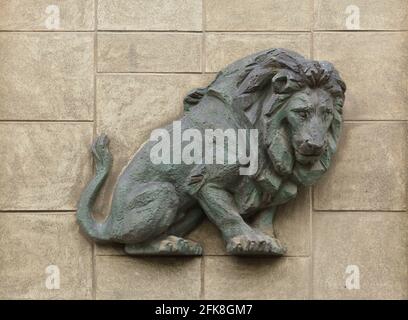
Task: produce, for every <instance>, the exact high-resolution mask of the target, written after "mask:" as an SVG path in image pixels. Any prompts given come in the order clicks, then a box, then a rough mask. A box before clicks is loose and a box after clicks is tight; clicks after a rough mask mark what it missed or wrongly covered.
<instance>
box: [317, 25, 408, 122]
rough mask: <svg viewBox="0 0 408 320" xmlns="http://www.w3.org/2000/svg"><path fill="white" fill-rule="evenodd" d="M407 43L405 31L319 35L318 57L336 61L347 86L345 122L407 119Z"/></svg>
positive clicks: (335, 63)
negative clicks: (346, 120)
mask: <svg viewBox="0 0 408 320" xmlns="http://www.w3.org/2000/svg"><path fill="white" fill-rule="evenodd" d="M406 40H407V35H406V34H405V33H402V32H386V33H374V32H353V33H350V32H349V33H347V32H336V33H315V41H314V57H315V58H316V59H319V60H329V61H331V62H333V63H334V65H335V66H336V68H337V69H338V70H339V71H340V73H341V75H342V77H343V78H344V80H345V82H346V84H347V87H348V90H347V92H346V103H345V109H344V115H345V119H348V120H402V119H407V112H406V105H407V98H408V96H407V86H406V83H407V80H408V76H407V74H406V72H401V70H405V69H407V67H408V46H407V44H408V43H407V41H406ZM340 48H341V50H340Z"/></svg>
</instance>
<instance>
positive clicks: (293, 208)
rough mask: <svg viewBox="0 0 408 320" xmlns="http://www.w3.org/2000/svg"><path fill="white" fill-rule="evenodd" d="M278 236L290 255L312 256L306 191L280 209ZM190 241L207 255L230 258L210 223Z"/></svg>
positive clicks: (195, 233) (276, 230) (201, 227)
mask: <svg viewBox="0 0 408 320" xmlns="http://www.w3.org/2000/svg"><path fill="white" fill-rule="evenodd" d="M271 230H272V228H271ZM267 233H268V232H267ZM275 234H276V236H277V237H278V239H280V240H281V241H282V243H284V244H285V246H286V247H287V248H288V252H287V254H286V255H287V256H308V255H309V254H310V253H309V252H310V241H309V240H310V194H309V191H308V190H307V189H301V191H300V192H299V195H298V197H297V198H296V199H295V200H293V201H290V202H288V203H287V204H285V205H283V206H281V207H280V208H278V211H277V214H276V217H275ZM187 238H189V239H192V240H195V241H197V242H199V243H201V244H202V246H203V248H204V254H205V255H227V252H226V250H225V245H224V241H223V240H222V237H221V234H220V232H219V231H218V229H217V228H216V227H215V226H214V225H213V224H212V223H210V222H209V221H206V222H204V223H203V224H202V225H201V226H200V227H199V228H198V229H196V230H195V231H193V232H192V233H191V235H189V236H187Z"/></svg>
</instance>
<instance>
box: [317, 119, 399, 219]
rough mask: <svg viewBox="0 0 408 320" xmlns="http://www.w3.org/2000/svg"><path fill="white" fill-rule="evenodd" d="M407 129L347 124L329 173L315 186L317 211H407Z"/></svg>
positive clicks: (381, 125) (385, 124) (375, 123)
mask: <svg viewBox="0 0 408 320" xmlns="http://www.w3.org/2000/svg"><path fill="white" fill-rule="evenodd" d="M406 138H407V132H406V126H405V125H404V123H402V122H396V123H390V122H382V123H381V122H369V123H364V122H363V123H361V122H360V123H346V124H345V126H344V131H343V136H342V138H341V141H340V144H339V150H338V152H337V154H336V156H335V159H334V161H333V163H332V165H331V168H330V170H329V171H328V173H327V174H326V175H325V176H323V178H322V179H321V180H320V181H319V182H318V184H317V185H316V186H315V190H314V204H315V209H317V210H372V211H375V210H381V211H383V210H384V211H394V210H405V208H406V164H407V161H406V143H405V142H406Z"/></svg>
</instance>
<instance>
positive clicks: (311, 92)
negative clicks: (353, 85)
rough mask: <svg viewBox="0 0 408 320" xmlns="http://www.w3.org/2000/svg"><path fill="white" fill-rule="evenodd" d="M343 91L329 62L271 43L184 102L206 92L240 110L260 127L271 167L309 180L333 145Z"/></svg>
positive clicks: (322, 166) (326, 160) (325, 161)
mask: <svg viewBox="0 0 408 320" xmlns="http://www.w3.org/2000/svg"><path fill="white" fill-rule="evenodd" d="M345 91H346V85H345V83H344V82H343V81H342V79H341V78H340V76H339V74H338V72H337V70H336V69H335V68H334V66H333V65H332V64H331V63H330V62H326V61H314V60H309V59H306V58H304V57H302V56H301V55H299V54H297V53H295V52H292V51H289V50H285V49H271V50H266V51H262V52H260V53H256V54H254V55H251V56H249V57H246V58H244V59H241V60H239V61H237V62H235V63H233V64H231V65H229V66H228V67H227V68H225V69H224V70H222V71H221V72H220V73H219V74H218V75H217V78H216V79H215V80H214V81H213V83H211V84H210V85H209V86H208V87H207V88H205V89H198V90H196V91H194V92H193V93H192V94H190V95H189V96H187V98H186V100H185V103H186V106H187V107H188V106H189V105H194V104H195V103H196V101H195V99H197V98H198V99H199V98H200V97H201V96H202V95H203V94H210V95H215V96H217V97H218V98H220V99H222V100H223V101H224V102H225V104H226V106H229V107H232V108H234V109H236V110H237V111H239V110H242V111H244V112H245V114H246V116H247V117H248V119H249V120H250V121H251V122H252V123H253V124H254V125H255V126H256V127H258V128H259V129H260V133H261V137H262V139H263V145H264V146H265V148H266V150H267V153H268V155H269V157H270V158H271V160H272V163H273V166H274V168H275V170H276V171H277V173H278V174H280V175H283V176H291V178H293V180H295V182H297V183H302V184H305V185H309V184H312V183H313V182H315V181H316V180H317V179H318V178H319V177H320V176H321V174H322V173H323V172H325V171H326V170H327V168H328V166H329V164H330V160H331V156H332V155H333V153H334V152H335V151H336V145H337V141H338V139H339V135H340V130H341V122H342V107H343V103H344V98H345V97H344V93H345Z"/></svg>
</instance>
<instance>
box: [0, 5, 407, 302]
mask: <svg viewBox="0 0 408 320" xmlns="http://www.w3.org/2000/svg"><path fill="white" fill-rule="evenodd" d="M50 5H52V7H51V8H50V7H49V6H50ZM350 6H352V7H350ZM356 8H357V9H356ZM56 10H57V11H56ZM350 10H351V11H350ZM356 10H357V11H356ZM356 12H358V13H359V26H358V28H357V27H356V19H354V20H353V19H351V20H350V16H353V14H356ZM58 16H59V20H58V19H57V18H58ZM407 17H408V0H387V1H383V0H288V1H281V0H251V1H250V0H64V1H63V0H53V1H49V0H0V155H1V161H0V298H1V299H7V298H17V299H20V298H24V299H26V298H40V299H71V298H77V299H117V298H118V299H148V298H152V299H153V298H162V299H196V298H205V299H235V298H239V299H246V298H254V299H263V298H268V299H282V298H289V299H327V298H339V299H345V298H349V299H357V298H396V299H407V298H408V215H407V212H406V210H407V198H406V193H407V192H406V186H407V168H408V161H407V158H406V153H407V141H408V139H407V138H408V137H407V120H408V118H407V114H408V112H407V109H408V92H407V90H408V88H407V83H408V79H407V77H408V76H407V75H408V73H407V70H408V20H407ZM50 19H51V20H50ZM55 19H57V20H55ZM56 23H57V24H56ZM272 47H285V48H288V49H293V50H295V51H298V52H300V53H302V54H303V55H305V56H307V57H311V58H315V59H324V60H329V61H332V62H333V63H334V64H335V65H336V67H337V68H338V69H339V71H340V72H341V74H342V76H343V78H344V79H345V81H346V83H347V85H348V92H347V98H346V105H345V110H344V115H345V119H346V121H345V126H344V131H343V138H342V141H341V143H340V150H339V152H338V154H337V155H336V159H335V161H334V163H333V166H332V168H331V170H330V172H329V173H328V174H327V175H326V176H325V177H324V178H323V179H322V180H321V181H320V182H319V183H318V184H317V185H316V186H315V187H313V188H310V189H304V190H302V191H301V193H300V194H299V196H298V198H297V199H296V200H295V201H293V202H291V203H288V204H287V205H285V206H283V207H282V208H281V209H280V212H279V214H278V217H277V221H276V232H277V235H278V236H279V238H280V239H282V240H283V242H284V243H285V244H286V245H287V246H288V248H289V250H288V253H287V255H286V256H285V257H283V258H245V259H243V258H236V257H231V256H228V255H226V253H225V251H224V249H223V245H222V242H221V239H220V235H219V233H218V231H217V230H216V229H215V228H214V227H213V226H212V225H211V224H210V223H208V222H206V223H204V224H203V225H202V226H201V227H200V228H199V229H198V230H196V231H194V232H193V234H191V235H190V238H191V239H195V240H198V241H200V242H201V243H202V244H203V246H204V250H205V255H204V257H202V258H132V257H127V256H124V255H123V253H122V251H121V249H120V248H118V247H115V246H95V245H93V244H92V243H90V242H89V241H87V240H86V239H85V238H84V237H83V236H82V235H81V234H80V233H79V230H78V226H77V224H76V222H75V217H74V215H75V208H76V201H77V200H78V197H79V194H80V192H81V190H82V188H83V187H84V186H85V184H86V182H87V181H88V180H89V179H90V177H91V174H92V161H91V156H90V153H89V144H90V143H91V141H92V139H93V137H95V135H96V134H98V133H100V132H106V133H107V134H108V135H109V136H110V137H111V150H112V153H113V155H114V160H115V162H114V169H113V172H112V174H111V176H110V178H109V179H108V183H107V185H106V187H105V188H104V190H103V192H102V193H101V196H100V199H99V200H98V204H97V209H98V212H99V216H100V217H102V216H103V215H106V213H107V211H108V210H107V208H108V207H109V200H110V195H111V192H112V187H113V184H114V182H115V179H116V176H117V175H118V174H119V172H120V170H121V168H122V167H123V166H124V165H125V164H126V163H127V161H128V159H129V157H130V156H131V155H132V154H133V153H134V151H135V150H136V149H137V148H138V147H139V146H140V145H141V143H142V142H143V141H145V140H146V139H147V138H148V137H149V134H150V131H151V130H152V129H154V128H156V127H159V126H161V125H163V124H165V123H168V122H169V121H171V120H173V119H176V118H177V117H179V116H180V115H181V114H182V99H183V96H184V95H185V94H186V93H187V92H188V91H189V90H190V89H193V88H195V87H198V86H203V85H206V84H207V83H208V82H209V81H211V79H212V78H213V76H214V73H215V72H217V71H218V70H219V69H220V68H222V67H224V66H225V65H226V64H228V63H229V62H232V61H234V60H235V59H237V58H240V57H242V56H244V55H246V54H250V53H252V52H255V51H258V50H261V49H266V48H272ZM49 266H55V267H56V268H57V269H55V267H52V268H51V269H50V268H49ZM55 270H58V271H59V278H60V283H59V288H57V287H58V286H56V285H55V283H54V285H53V283H51V285H50V283H49V282H50V277H51V278H52V279H54V278H53V277H54V276H56V273H55V272H56V271H55ZM350 279H352V280H353V281H354V282H353V281H352V285H351V287H350ZM358 280H359V281H358ZM356 281H357V282H358V283H357V282H356ZM356 283H357V284H358V286H357V287H358V288H357V287H356ZM353 285H354V286H353Z"/></svg>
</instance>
